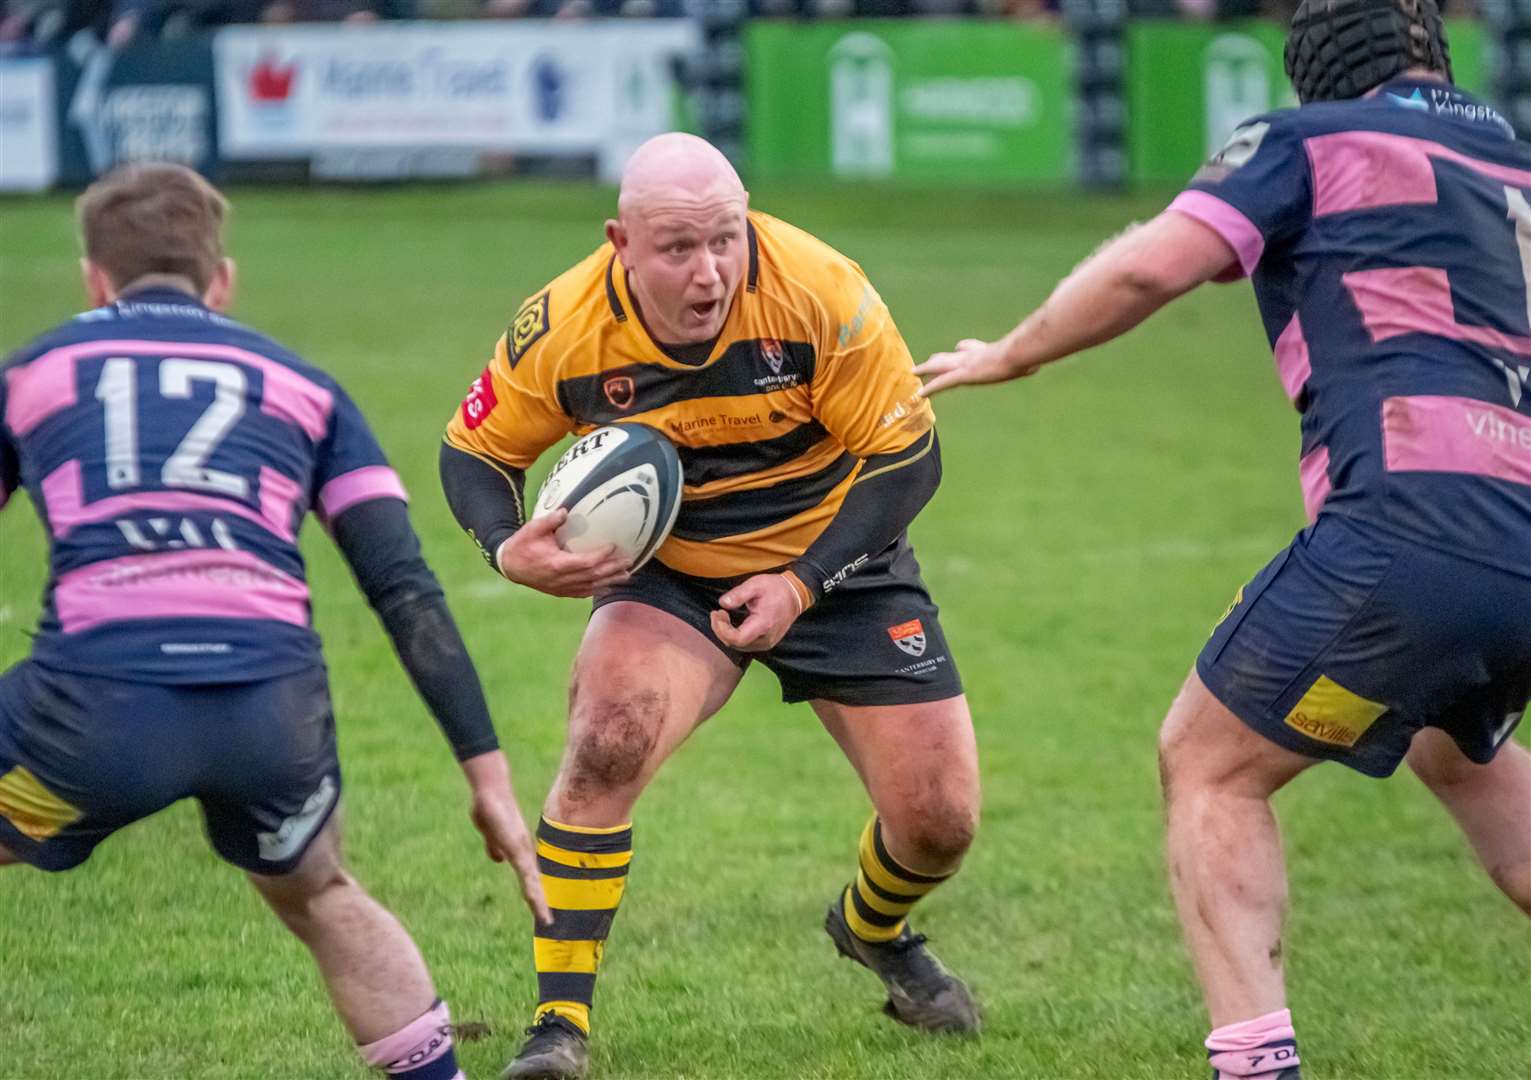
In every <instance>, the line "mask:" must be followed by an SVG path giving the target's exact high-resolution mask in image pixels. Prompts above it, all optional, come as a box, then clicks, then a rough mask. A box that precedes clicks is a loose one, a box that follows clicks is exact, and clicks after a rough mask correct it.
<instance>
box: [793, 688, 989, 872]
mask: <svg viewBox="0 0 1531 1080" xmlns="http://www.w3.org/2000/svg"><path fill="white" fill-rule="evenodd" d="M813 710H814V712H815V713H817V714H818V716H819V719H820V721H822V722H823V724H824V727H825V728H826V729H827V730H828V731H829V733H830V734H831V735H832V736H834V739H835V741H836V742H838V743H839V744H840V748H841V749H842V750H843V751H844V752H845V756H846V757H847V758H848V759H849V760H850V763H851V765H852V766H854V767H855V769H856V772H857V774H858V775H859V776H860V777H861V782H862V784H863V785H865V787H866V790H867V794H868V795H869V796H871V799H872V805H873V807H875V808H876V810H877V814H878V817H880V818H881V819H882V822H883V825H884V828H885V831H886V832H887V833H888V834H889V835H888V840H889V844H890V849H891V850H892V852H893V854H894V856H895V857H897V858H899V859H900V861H903V862H905V864H906V865H907V866H908V868H909V869H911V870H914V871H917V872H922V873H940V872H944V871H945V870H947V869H950V868H952V867H954V866H955V865H956V863H957V862H958V861H959V860H960V859H961V858H962V854H963V852H965V851H966V850H967V848H968V846H969V845H970V844H971V843H972V841H973V837H974V834H975V833H976V832H977V829H978V810H979V780H978V744H977V741H976V739H975V738H974V735H973V719H972V716H971V715H970V713H969V712H968V705H967V698H966V697H965V696H963V695H958V696H956V697H951V698H946V699H944V700H941V701H931V702H923V703H919V704H912V705H841V704H838V703H836V702H832V701H822V700H821V701H815V702H813Z"/></svg>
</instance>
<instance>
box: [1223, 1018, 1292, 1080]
mask: <svg viewBox="0 0 1531 1080" xmlns="http://www.w3.org/2000/svg"><path fill="white" fill-rule="evenodd" d="M1206 1045H1207V1058H1208V1063H1209V1064H1210V1065H1211V1066H1212V1068H1214V1069H1216V1070H1217V1075H1218V1077H1219V1078H1221V1077H1232V1076H1240V1077H1252V1076H1253V1077H1258V1076H1278V1075H1280V1073H1281V1071H1282V1070H1283V1069H1293V1068H1296V1067H1297V1064H1298V1058H1297V1032H1296V1030H1295V1029H1294V1028H1293V1027H1292V1010H1291V1009H1279V1010H1277V1011H1276V1012H1273V1013H1266V1014H1265V1015H1264V1016H1257V1017H1255V1019H1253V1020H1245V1021H1242V1022H1241V1023H1237V1024H1229V1025H1227V1026H1226V1027H1220V1028H1218V1029H1217V1030H1216V1031H1214V1032H1213V1033H1212V1034H1211V1035H1208V1036H1207V1044H1206Z"/></svg>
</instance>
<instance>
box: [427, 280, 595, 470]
mask: <svg viewBox="0 0 1531 1080" xmlns="http://www.w3.org/2000/svg"><path fill="white" fill-rule="evenodd" d="M544 295H545V294H544ZM528 303H529V304H535V303H536V300H535V299H534V300H533V301H529V302H528ZM526 310H527V308H526V307H523V308H522V311H523V312H525V311H526ZM542 310H543V311H544V312H545V311H546V305H545V304H544V306H543V308H542ZM521 323H522V317H521V316H518V317H517V322H516V323H514V324H512V327H511V329H510V330H508V331H506V332H505V333H504V334H503V335H501V337H500V340H499V341H498V342H497V343H496V344H495V347H494V356H493V358H492V359H491V360H490V361H489V364H488V366H487V367H485V368H484V371H483V374H481V375H480V376H479V377H478V378H477V379H474V380H473V385H472V386H470V387H469V388H468V395H467V397H465V398H463V402H462V405H461V407H460V408H459V409H458V410H457V412H456V414H455V415H454V416H453V417H452V419H451V421H450V422H449V423H448V424H447V430H446V441H447V443H448V444H449V445H451V446H454V447H456V448H457V449H459V450H462V451H463V452H465V453H469V454H473V455H475V456H478V457H486V458H490V459H492V460H493V461H497V462H500V463H502V464H505V465H510V466H512V467H513V468H517V469H526V468H528V467H530V465H531V464H532V462H534V461H536V460H537V458H538V457H539V456H540V455H541V454H542V452H543V451H544V450H546V449H547V448H548V447H550V446H552V445H553V444H554V443H556V442H557V441H558V440H559V439H561V438H563V437H564V436H565V435H567V434H568V433H569V432H570V431H572V430H573V429H574V422H573V421H572V420H571V419H570V418H569V417H568V415H567V414H566V413H564V411H563V409H562V408H561V407H560V406H559V404H558V397H557V393H556V389H555V386H556V383H555V376H554V372H553V371H552V370H551V357H549V356H548V355H547V353H546V351H545V348H544V347H543V346H542V343H540V342H539V341H537V340H536V338H533V339H532V340H531V341H530V342H526V340H525V337H524V336H523V337H522V338H521V342H517V341H516V339H514V338H513V337H512V335H514V334H516V333H517V328H518V327H519V326H520V325H521ZM539 336H540V335H539Z"/></svg>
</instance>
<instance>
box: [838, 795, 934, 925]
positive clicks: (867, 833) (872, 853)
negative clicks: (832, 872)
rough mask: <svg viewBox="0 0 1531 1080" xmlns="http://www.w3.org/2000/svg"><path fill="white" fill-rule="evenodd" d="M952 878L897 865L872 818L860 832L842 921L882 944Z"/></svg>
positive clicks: (879, 822) (844, 900) (875, 820)
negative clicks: (925, 898)
mask: <svg viewBox="0 0 1531 1080" xmlns="http://www.w3.org/2000/svg"><path fill="white" fill-rule="evenodd" d="M949 877H951V874H943V875H941V876H939V877H933V876H931V875H929V874H916V873H915V872H914V871H912V870H906V869H904V867H902V866H900V865H899V864H898V862H897V861H896V860H895V859H894V858H893V856H892V855H889V854H888V849H887V847H886V845H884V844H883V841H882V822H881V821H879V820H878V819H877V817H876V816H875V815H874V816H873V817H872V820H871V821H869V822H867V827H866V828H865V829H864V830H862V833H861V868H860V870H859V871H858V872H857V874H856V880H855V881H853V882H851V884H850V885H849V886H848V887H847V888H846V890H845V896H844V898H843V900H842V901H841V902H842V903H843V904H844V905H845V909H844V910H845V921H846V922H847V923H848V924H849V925H850V928H851V933H853V934H855V935H856V936H857V937H859V938H860V939H861V940H862V941H870V942H885V941H892V940H893V939H894V938H896V937H898V935H899V933H900V932H901V931H902V930H903V929H904V917H905V916H906V915H908V914H909V909H910V908H912V907H914V905H915V904H917V903H919V902H920V899H921V898H922V897H923V896H924V895H925V894H926V893H928V892H930V891H931V890H932V889H934V888H935V887H936V886H937V885H939V884H941V882H943V881H945V880H946V879H947V878H949Z"/></svg>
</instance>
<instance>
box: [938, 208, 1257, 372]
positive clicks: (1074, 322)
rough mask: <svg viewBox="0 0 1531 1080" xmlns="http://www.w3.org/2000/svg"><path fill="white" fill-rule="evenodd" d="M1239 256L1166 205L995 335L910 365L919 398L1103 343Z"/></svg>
mask: <svg viewBox="0 0 1531 1080" xmlns="http://www.w3.org/2000/svg"><path fill="white" fill-rule="evenodd" d="M1236 262H1237V256H1236V255H1235V253H1234V250H1233V248H1231V247H1230V246H1229V245H1228V242H1227V241H1226V240H1224V239H1223V238H1222V237H1221V236H1220V235H1218V234H1217V233H1216V232H1215V231H1213V229H1212V228H1211V227H1210V226H1208V225H1205V224H1203V223H1202V222H1200V221H1198V220H1196V219H1195V218H1193V217H1190V216H1189V215H1187V214H1184V213H1181V212H1180V211H1178V210H1166V211H1164V212H1163V213H1161V214H1160V215H1159V216H1158V217H1156V218H1154V219H1153V220H1152V221H1149V222H1148V223H1146V224H1143V225H1135V226H1133V227H1131V228H1129V229H1128V230H1127V231H1126V232H1124V233H1122V234H1121V235H1120V236H1117V237H1116V238H1115V239H1113V240H1111V241H1109V242H1108V243H1106V244H1105V245H1104V246H1103V247H1101V249H1100V250H1099V251H1097V252H1095V254H1093V255H1091V256H1090V257H1089V258H1088V259H1086V260H1085V261H1084V262H1083V263H1081V264H1080V265H1079V267H1078V268H1077V269H1075V270H1074V272H1073V273H1072V274H1070V275H1069V276H1068V277H1066V278H1064V279H1063V281H1062V282H1060V283H1059V285H1058V287H1057V288H1056V289H1054V290H1053V294H1052V295H1051V296H1049V297H1048V298H1047V301H1046V303H1044V304H1043V305H1042V306H1041V307H1040V308H1038V309H1037V310H1036V311H1034V312H1033V313H1032V314H1031V315H1029V316H1027V317H1026V319H1024V320H1023V321H1022V322H1021V324H1020V325H1019V326H1017V327H1016V328H1015V329H1014V330H1012V331H1010V333H1008V334H1006V335H1005V336H1004V337H1002V338H1000V339H999V340H998V341H993V342H984V341H977V340H974V339H971V338H969V339H967V340H965V341H961V342H959V343H958V345H957V349H956V351H955V352H948V353H937V354H936V355H935V356H932V357H931V358H930V359H929V360H927V361H925V363H923V364H921V365H920V366H919V367H917V368H915V374H917V375H919V376H921V377H922V378H923V379H925V386H924V388H923V389H922V390H921V391H920V392H921V394H922V395H924V396H925V397H929V396H931V395H932V394H938V393H940V392H941V391H942V390H948V389H950V388H951V387H953V386H961V385H963V384H964V383H993V382H1007V381H1008V380H1010V379H1018V378H1021V377H1023V376H1026V375H1030V374H1032V373H1033V372H1035V371H1036V370H1037V369H1038V368H1040V367H1042V366H1043V365H1044V364H1050V363H1052V362H1053V361H1054V360H1061V359H1063V358H1064V357H1066V356H1071V355H1073V354H1074V353H1076V352H1080V351H1081V350H1083V349H1088V348H1091V347H1092V346H1095V345H1101V344H1104V343H1105V342H1107V341H1110V340H1111V339H1112V338H1115V337H1119V336H1120V335H1122V334H1125V333H1126V332H1127V331H1128V330H1131V329H1132V328H1133V327H1134V326H1137V325H1138V323H1140V322H1142V321H1143V320H1144V319H1146V318H1148V316H1150V315H1152V314H1153V313H1154V312H1155V311H1158V310H1159V309H1160V308H1161V307H1163V306H1164V305H1165V304H1167V303H1169V302H1170V301H1171V300H1174V299H1175V298H1176V297H1178V296H1181V295H1183V294H1185V293H1187V292H1190V291H1191V290H1192V289H1194V288H1195V287H1196V286H1198V285H1200V284H1202V283H1203V282H1207V281H1211V280H1212V279H1214V278H1217V277H1219V276H1221V275H1223V274H1224V273H1225V272H1227V271H1229V270H1230V269H1231V268H1232V267H1233V266H1234V265H1235V263H1236Z"/></svg>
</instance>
